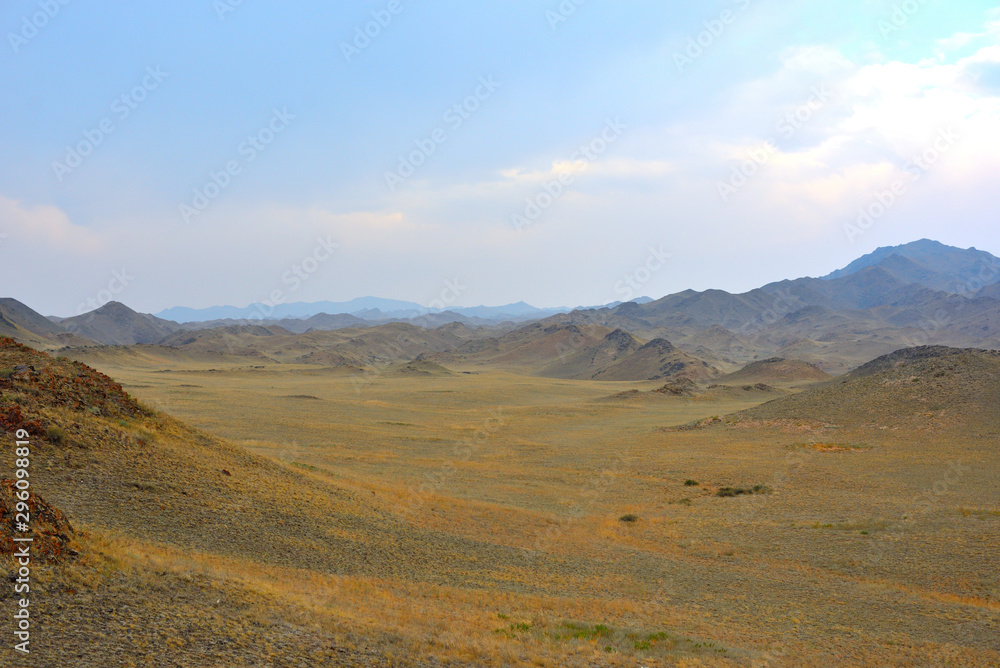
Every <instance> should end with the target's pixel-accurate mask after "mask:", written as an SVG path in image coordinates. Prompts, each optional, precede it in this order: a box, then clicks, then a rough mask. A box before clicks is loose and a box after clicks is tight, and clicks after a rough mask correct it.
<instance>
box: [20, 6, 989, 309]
mask: <svg viewBox="0 0 1000 668" xmlns="http://www.w3.org/2000/svg"><path fill="white" fill-rule="evenodd" d="M994 5H995V3H990V2H978V1H971V0H970V1H963V2H944V1H943V0H940V1H934V0H926V1H924V2H918V1H917V0H907V1H906V2H904V1H901V0H892V1H884V2H883V1H881V0H840V1H838V2H815V1H812V2H800V1H795V0H781V1H780V2H778V1H767V0H726V1H723V2H704V1H701V2H663V1H662V0H657V1H655V2H654V1H648V2H647V1H642V0H633V1H630V2H608V1H602V0H576V1H575V2H574V1H573V0H565V1H564V2H562V3H561V4H560V1H559V0H504V1H503V2H500V1H497V2H468V0H465V1H463V2H459V1H458V0H451V1H449V0H438V1H430V0H425V1H423V2H417V1H411V0H398V1H389V0H384V1H382V0H380V1H376V2H341V3H333V2H318V1H312V2H306V1H300V2H285V3H274V2H270V3H268V2H264V0H242V2H240V1H239V0H218V1H213V0H179V1H177V2H170V3H166V2H150V1H144V0H132V1H129V2H125V1H120V2H109V1H102V0H97V1H92V2H83V1H82V0H76V1H73V0H41V1H39V0H11V1H9V2H5V3H3V4H2V6H0V33H2V35H3V37H4V39H3V44H0V91H2V93H0V119H2V122H0V156H2V160H0V279H2V281H3V283H2V284H3V289H2V290H0V293H2V294H3V295H4V296H12V297H15V298H17V299H20V300H22V301H24V302H26V303H27V304H29V305H30V306H32V307H33V308H35V309H37V310H40V311H42V312H44V313H47V314H57V315H73V314H75V313H76V312H77V310H78V308H79V306H80V305H81V304H85V303H87V302H88V300H90V303H91V304H93V303H94V300H103V299H105V298H106V297H107V296H108V295H111V294H113V295H114V297H115V298H116V299H119V300H121V301H124V302H125V303H127V304H129V305H130V306H132V307H133V308H136V309H138V310H142V311H148V312H156V311H159V310H161V309H163V308H166V307H170V306H176V305H185V306H192V307H203V306H210V305H214V304H235V305H245V304H248V303H250V302H254V301H260V300H265V299H271V298H278V299H281V300H285V301H318V300H336V301H341V300H348V299H351V298H353V297H358V296H364V295H376V296H382V297H390V298H396V299H406V300H412V301H416V302H420V303H422V304H430V303H431V302H433V301H434V300H443V301H444V303H446V304H450V303H455V304H458V305H464V306H471V305H477V304H488V305H494V304H503V303H508V302H513V301H518V300H525V301H528V302H529V303H532V304H534V305H536V306H556V305H576V304H595V303H604V302H608V301H613V300H616V299H622V298H627V297H629V295H628V294H626V293H625V288H623V285H625V286H627V285H628V284H627V283H623V281H624V279H625V278H626V277H629V278H630V280H631V282H632V283H633V284H634V286H635V288H634V292H635V294H633V295H631V296H639V295H641V294H648V295H650V296H652V297H654V298H655V297H660V296H662V295H664V294H668V293H670V292H676V291H679V290H683V289H686V288H694V289H699V290H701V289H706V288H722V289H726V290H730V291H743V290H747V289H751V288H753V287H757V286H759V285H761V284H764V283H766V282H769V281H773V280H779V279H783V278H789V277H797V276H803V275H820V274H825V273H827V272H829V271H831V270H833V269H836V268H838V267H841V266H844V265H846V264H847V263H848V262H850V261H851V260H852V259H854V258H856V257H858V256H860V255H863V254H865V253H867V252H870V251H871V250H873V249H875V248H876V247H878V246H884V245H895V244H899V243H905V242H907V241H912V240H915V239H919V238H922V237H931V238H935V239H938V240H940V241H942V242H944V243H949V244H953V245H957V246H962V247H968V246H976V247H978V248H982V249H985V250H988V251H991V252H993V253H995V254H1000V229H998V228H1000V226H998V225H997V215H996V211H997V193H998V192H1000V187H998V186H1000V99H998V95H1000V10H998V9H997V8H996V7H995V6H994ZM894 8H895V9H894ZM365 31H367V32H368V33H369V35H373V36H369V35H365V34H364V33H365ZM581 147H583V148H584V150H582V151H581ZM894 191H895V192H894ZM862 208H864V209H866V210H868V212H869V217H868V218H862V219H861V221H860V223H859V221H858V218H859V210H860V209H862ZM667 255H669V257H665V256H667ZM627 290H628V291H633V288H627ZM456 293H457V297H455V295H456Z"/></svg>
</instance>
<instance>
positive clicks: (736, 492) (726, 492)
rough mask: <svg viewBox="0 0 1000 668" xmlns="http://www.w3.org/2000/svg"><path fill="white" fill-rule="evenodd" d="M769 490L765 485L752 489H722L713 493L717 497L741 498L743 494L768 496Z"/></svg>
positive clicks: (755, 486)
mask: <svg viewBox="0 0 1000 668" xmlns="http://www.w3.org/2000/svg"><path fill="white" fill-rule="evenodd" d="M771 491H772V490H771V488H770V487H768V486H767V485H754V486H753V487H722V488H720V489H719V491H718V492H716V493H715V495H716V496H719V497H723V498H726V497H733V496H743V495H744V494H770V493H771Z"/></svg>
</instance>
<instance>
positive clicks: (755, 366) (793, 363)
mask: <svg viewBox="0 0 1000 668" xmlns="http://www.w3.org/2000/svg"><path fill="white" fill-rule="evenodd" d="M830 378H831V376H830V374H828V373H827V372H825V371H823V370H822V369H820V368H819V367H817V366H816V365H814V364H810V363H809V362H803V361H802V360H789V359H784V358H782V357H772V358H770V359H766V360H760V361H758V362H751V363H750V364H747V365H746V366H745V367H743V368H742V369H740V370H739V371H734V372H733V373H730V374H727V375H725V376H722V377H721V378H719V379H718V380H719V382H720V383H728V382H733V383H790V382H796V381H805V382H817V381H822V380H829V379H830Z"/></svg>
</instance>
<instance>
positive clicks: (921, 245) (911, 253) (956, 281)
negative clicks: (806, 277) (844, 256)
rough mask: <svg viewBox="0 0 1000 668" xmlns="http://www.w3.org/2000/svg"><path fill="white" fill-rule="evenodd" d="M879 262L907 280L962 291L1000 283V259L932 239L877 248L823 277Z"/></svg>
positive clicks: (826, 277)
mask: <svg viewBox="0 0 1000 668" xmlns="http://www.w3.org/2000/svg"><path fill="white" fill-rule="evenodd" d="M893 258H899V259H897V260H895V261H893ZM875 265H879V266H882V267H883V268H885V269H886V270H887V271H889V272H890V273H891V274H893V276H895V277H896V278H898V279H900V280H902V281H904V282H906V283H920V284H921V285H924V286H926V287H928V288H931V289H934V290H942V291H945V292H953V293H958V294H964V293H968V292H975V291H976V290H979V289H981V288H982V287H983V286H986V285H992V284H994V283H998V282H1000V258H997V257H995V256H994V255H992V254H990V253H987V252H986V251H981V250H978V249H976V248H968V249H961V248H955V247H953V246H946V245H944V244H942V243H941V242H939V241H933V240H931V239H921V240H920V241H914V242H912V243H908V244H903V245H901V246H884V247H882V248H877V249H876V250H875V251H873V252H871V253H869V254H868V255H865V256H863V257H860V258H858V259H857V260H855V261H854V262H851V263H850V264H849V265H847V266H846V267H844V268H843V269H838V270H837V271H834V272H831V273H829V274H827V275H826V276H823V279H825V280H832V279H836V278H842V277H844V276H849V275H851V274H856V273H858V272H859V271H861V270H863V269H865V268H866V267H871V266H875ZM977 286H978V287H977Z"/></svg>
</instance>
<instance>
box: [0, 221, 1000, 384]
mask: <svg viewBox="0 0 1000 668" xmlns="http://www.w3.org/2000/svg"><path fill="white" fill-rule="evenodd" d="M248 308H250V307H248ZM320 308H324V309H326V310H327V311H328V312H319V313H317V312H315V311H316V310H317V309H320ZM349 309H355V311H354V313H344V312H343V311H344V310H349ZM383 309H385V310H383ZM165 314H166V315H172V316H173V317H174V319H170V318H164V317H162V316H163V315H165ZM247 315H248V311H247V309H236V308H234V307H218V308H214V309H200V310H195V309H170V310H168V311H166V312H161V313H160V314H159V315H151V314H140V313H136V312H135V311H133V310H132V309H130V308H128V307H127V306H125V305H124V304H120V303H117V302H111V303H108V304H105V305H103V306H101V307H100V308H98V309H96V310H94V311H92V312H90V313H85V314H83V315H78V316H74V317H70V318H55V317H50V318H45V317H43V316H41V315H40V314H38V313H37V312H35V311H34V310H32V309H30V308H29V307H28V306H26V305H24V304H21V303H20V302H18V301H16V300H13V299H3V300H0V335H5V336H10V337H12V338H14V339H15V340H18V341H21V342H24V343H26V344H28V345H31V346H34V347H37V348H41V349H49V350H52V349H59V348H64V347H73V348H81V347H87V346H95V345H115V346H131V345H160V346H162V347H165V348H169V349H174V350H189V351H198V352H201V353H208V352H215V353H225V354H237V355H253V356H257V357H263V358H267V359H273V360H276V361H284V362H293V361H294V362H296V363H306V364H328V365H330V364H332V365H345V366H351V367H357V368H368V367H371V366H373V365H385V364H394V363H399V362H408V361H411V360H413V359H414V358H418V357H421V356H423V357H424V361H426V362H428V363H434V364H440V365H445V366H447V365H448V364H452V365H472V366H475V365H479V364H502V365H507V366H510V367H512V368H518V369H523V370H526V371H528V372H530V373H533V374H537V375H546V376H552V377H560V378H593V379H604V380H631V379H659V378H673V377H684V378H690V379H694V380H703V379H708V378H713V377H720V376H723V375H725V374H727V373H732V372H734V371H736V370H737V369H738V368H739V367H741V366H743V365H746V364H748V363H752V362H755V361H761V360H769V359H774V358H779V359H789V360H795V361H796V362H801V363H803V364H807V365H813V366H815V367H818V368H819V369H822V370H823V372H827V373H832V374H838V373H843V372H845V371H847V370H848V369H850V368H853V367H854V366H857V365H858V364H860V363H863V362H865V361H867V360H870V359H872V358H874V357H877V356H879V355H884V354H887V353H891V352H892V351H894V350H897V349H900V348H904V347H910V346H915V345H924V344H929V343H933V344H942V345H952V346H963V347H969V346H976V347H980V348H997V347H1000V259H998V258H997V257H995V256H993V255H991V254H989V253H987V252H985V251H981V250H977V249H975V248H970V249H960V248H955V247H951V246H946V245H944V244H941V243H939V242H936V241H931V240H927V239H924V240H921V241H916V242H913V243H910V244H906V245H903V246H895V247H887V248H879V249H877V250H875V251H874V252H872V253H870V254H868V255H866V256H864V257H861V258H858V259H857V260H855V261H854V262H852V263H850V264H849V265H848V266H846V267H844V268H843V269H840V270H838V271H835V272H832V273H830V274H827V275H826V276H823V277H820V278H798V279H794V280H784V281H779V282H776V283H770V284H768V285H764V286H762V287H760V288H757V289H754V290H751V291H749V292H745V293H741V294H731V293H729V292H725V291H723V290H706V291H703V292H696V291H693V290H685V291H683V292H679V293H676V294H672V295H667V296H665V297H662V298H660V299H657V300H651V299H648V298H644V299H640V300H636V301H632V302H626V303H615V304H609V305H606V306H600V307H583V308H577V309H573V310H566V309H536V308H534V307H532V306H530V305H528V304H526V303H524V302H519V303H517V304H510V305H507V306H500V307H477V308H463V309H452V310H435V311H432V310H430V309H426V308H423V307H420V306H419V305H417V304H413V303H410V302H400V301H393V300H382V299H377V298H362V299H356V300H353V301H351V302H341V303H333V302H321V303H318V304H305V303H302V304H287V305H282V307H280V310H279V309H275V312H274V313H271V314H269V315H270V316H275V317H269V318H260V317H258V318H253V317H246V316H247ZM249 315H252V313H249ZM278 315H281V316H282V317H280V318H278V317H276V316H278ZM205 318H216V319H214V320H205ZM179 320H185V321H186V322H179ZM801 368H805V367H801Z"/></svg>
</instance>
